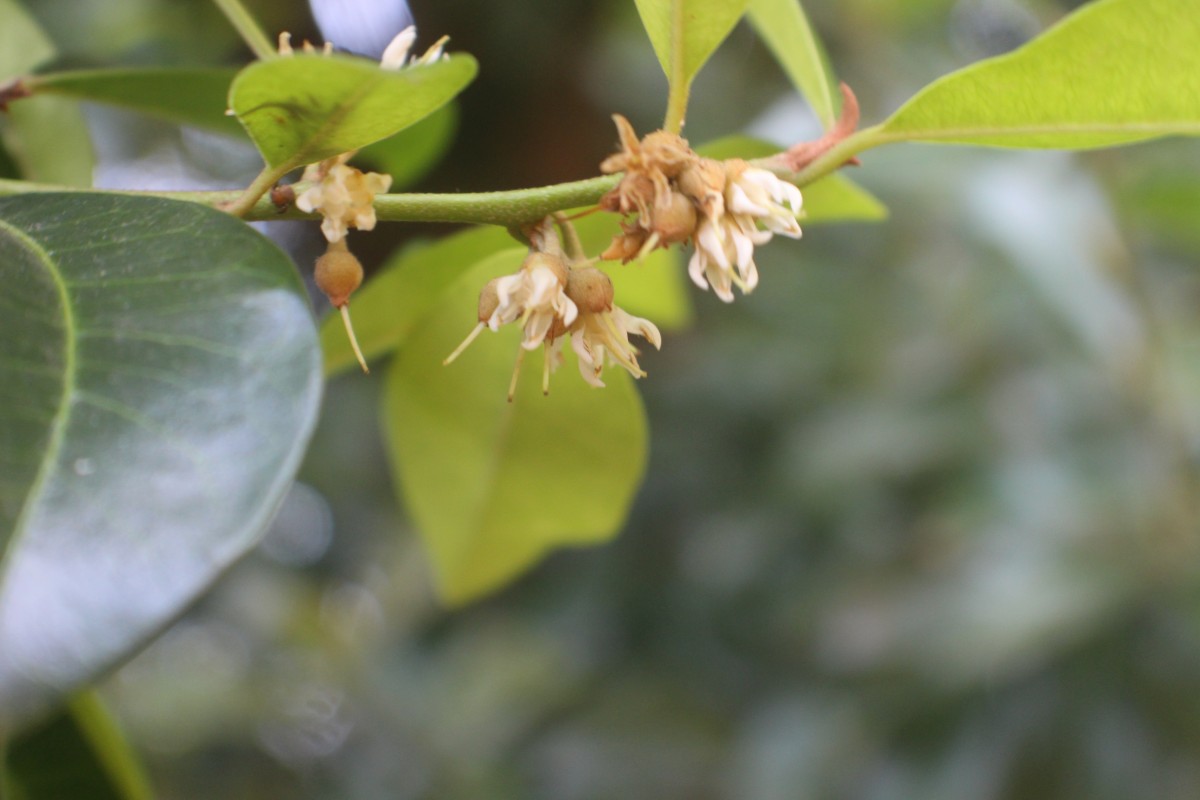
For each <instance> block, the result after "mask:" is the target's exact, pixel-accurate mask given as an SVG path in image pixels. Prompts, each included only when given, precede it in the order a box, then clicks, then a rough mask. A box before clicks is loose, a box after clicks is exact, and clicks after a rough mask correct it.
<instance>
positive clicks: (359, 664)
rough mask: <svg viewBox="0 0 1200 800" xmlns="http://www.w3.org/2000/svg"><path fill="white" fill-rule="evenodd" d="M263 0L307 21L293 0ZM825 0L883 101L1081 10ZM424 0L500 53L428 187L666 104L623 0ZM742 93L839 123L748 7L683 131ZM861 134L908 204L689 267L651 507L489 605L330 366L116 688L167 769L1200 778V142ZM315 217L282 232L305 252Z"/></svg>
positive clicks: (988, 0) (179, 790)
mask: <svg viewBox="0 0 1200 800" xmlns="http://www.w3.org/2000/svg"><path fill="white" fill-rule="evenodd" d="M28 5H29V6H30V7H31V10H33V11H34V12H35V14H36V15H37V16H38V17H39V19H40V20H41V22H42V23H43V24H44V25H46V27H47V28H48V29H49V30H50V31H51V33H52V34H53V36H54V38H55V40H56V41H57V42H58V43H59V45H60V47H61V49H62V51H63V53H64V55H63V58H62V60H61V61H60V64H61V65H63V66H85V65H86V66H93V65H109V64H198V63H207V64H229V63H239V62H240V61H242V60H244V59H245V58H246V56H247V54H246V53H245V51H244V50H243V48H242V46H241V45H240V43H239V42H238V40H237V39H236V37H235V36H234V34H233V33H232V31H230V30H229V29H228V27H227V26H226V24H225V23H224V21H223V19H222V18H221V17H220V16H219V14H218V13H217V12H216V11H215V10H214V9H213V7H212V4H211V3H209V2H208V1H207V0H31V1H30V2H29V3H28ZM250 5H251V6H252V7H253V8H254V9H255V10H256V12H258V13H259V14H260V17H261V19H263V20H264V22H265V24H266V26H267V27H268V28H270V29H272V30H282V29H288V30H291V31H292V32H293V33H294V34H296V36H297V38H303V37H305V36H307V37H310V38H313V39H315V40H319V35H318V34H317V33H316V31H315V29H314V27H313V23H312V21H311V17H310V16H309V12H308V9H307V8H306V7H305V5H304V4H302V3H300V2H297V0H259V2H253V3H250ZM807 5H808V7H809V11H810V14H811V15H812V17H813V21H814V24H815V26H816V28H817V29H818V31H819V32H820V33H821V34H822V35H823V36H824V38H825V40H826V43H827V45H828V48H829V51H830V56H831V59H832V62H833V64H834V65H835V68H836V70H837V71H838V73H839V76H840V77H842V78H843V79H845V80H847V81H848V82H849V83H850V84H851V85H852V86H853V87H854V88H855V90H856V91H857V92H858V94H859V97H860V99H861V101H862V105H863V108H864V118H865V120H866V121H867V122H873V121H876V120H878V119H881V118H882V117H883V116H885V115H886V114H887V113H888V112H890V111H891V110H893V109H894V108H896V107H897V106H898V105H899V104H900V103H901V102H902V101H903V100H904V99H906V98H907V97H909V96H910V95H911V94H912V93H913V92H915V91H916V90H917V89H918V88H920V87H921V86H923V85H924V84H925V83H927V82H928V81H930V80H932V79H934V78H936V77H937V76H939V75H941V74H943V73H945V72H948V71H950V70H952V69H954V68H956V67H959V66H962V65H964V64H966V63H969V62H971V61H974V60H976V59H978V58H981V57H984V56H987V55H992V54H995V53H998V52H1003V51H1005V50H1007V49H1010V48H1012V47H1013V46H1016V45H1017V44H1019V43H1021V42H1022V41H1024V40H1026V39H1027V38H1029V37H1030V36H1032V35H1034V34H1036V33H1037V32H1038V31H1040V30H1042V29H1043V28H1044V27H1045V26H1046V25H1048V24H1050V23H1052V22H1053V21H1055V20H1056V19H1058V18H1060V17H1061V16H1062V15H1063V14H1065V13H1066V12H1068V11H1069V10H1071V8H1073V7H1074V6H1076V5H1079V4H1078V3H1073V2H1063V1H1061V0H841V1H840V2H836V3H832V2H815V1H814V2H810V3H808V4H807ZM412 6H413V13H414V15H415V17H416V19H417V21H418V24H419V25H420V27H421V31H422V41H423V42H428V41H432V39H433V38H435V37H436V36H438V35H441V34H442V33H448V34H449V35H450V36H451V37H452V41H453V44H452V47H453V48H455V49H462V50H467V51H469V52H472V53H473V54H474V55H476V56H477V57H478V59H479V60H480V62H481V75H480V78H479V79H478V81H477V82H476V83H475V84H474V86H473V87H472V88H471V89H469V90H468V91H467V92H466V94H465V95H464V96H463V97H462V98H461V101H460V103H459V113H458V125H457V127H458V132H457V137H456V138H455V139H454V141H453V144H452V145H451V146H450V147H449V150H448V152H447V153H446V155H445V156H444V159H443V160H442V162H441V163H440V165H439V166H438V167H437V168H436V169H435V170H433V172H431V173H429V174H428V175H427V176H425V177H424V178H422V179H420V180H418V181H417V182H416V183H415V184H414V185H415V186H417V187H419V188H420V189H423V190H437V191H447V190H458V189H461V190H474V189H491V188H516V187H519V186H529V185H536V184H541V183H548V182H556V181H562V180H571V179H575V178H580V177H586V176H588V175H591V174H594V173H595V171H596V165H597V163H598V162H599V160H600V159H601V158H602V157H603V156H604V155H605V154H606V153H607V152H608V151H609V150H610V149H611V147H612V146H613V143H614V141H615V133H614V130H613V128H612V124H611V121H610V119H609V115H610V114H611V113H613V112H621V113H624V114H626V115H627V116H629V117H630V119H631V120H632V121H633V122H634V125H635V127H637V129H638V130H639V131H645V130H648V129H650V128H652V127H654V126H655V125H656V124H657V123H658V120H659V118H660V115H661V111H662V108H663V105H664V99H665V87H666V83H665V79H663V77H662V74H661V72H660V70H659V67H658V64H657V62H656V61H655V58H654V55H653V52H652V51H651V49H650V47H649V44H648V43H647V42H646V40H645V38H644V35H643V33H642V32H641V30H640V27H639V25H638V22H637V17H636V14H635V12H634V9H633V4H632V3H630V2H622V1H621V0H504V2H488V1H487V0H413V2H412ZM88 115H89V120H90V122H91V123H92V125H93V131H94V133H95V136H96V147H97V151H98V156H99V166H98V171H97V177H98V181H99V183H100V185H103V186H131V187H132V186H137V187H141V188H146V187H149V186H155V185H179V184H180V183H184V184H187V185H191V186H234V185H237V184H238V183H239V182H244V181H245V180H247V177H248V176H249V175H252V174H253V173H254V172H255V171H256V166H257V164H256V161H255V157H254V154H253V153H252V152H250V151H247V150H245V149H242V150H239V149H237V148H234V147H232V146H231V144H230V143H228V142H225V141H224V140H220V139H214V138H212V137H209V136H201V135H198V134H196V133H195V132H190V131H185V132H181V131H179V130H177V129H173V128H171V127H169V126H163V125H157V124H148V123H147V122H146V121H145V120H143V119H140V118H136V117H133V116H131V115H127V114H125V113H123V112H115V111H111V110H105V109H95V108H93V109H89V110H88ZM739 130H746V131H750V132H752V133H754V134H757V135H761V136H766V137H767V138H773V139H775V140H776V141H780V142H787V141H791V140H796V139H800V138H809V137H812V136H814V135H816V133H817V130H818V129H817V125H816V122H815V120H814V119H813V117H812V116H811V114H809V113H808V112H807V111H806V109H805V108H804V106H803V104H802V103H801V102H800V101H799V100H798V99H796V98H795V97H794V95H793V94H792V93H791V92H790V91H789V88H788V86H787V84H786V81H785V80H784V78H783V77H782V75H780V73H779V72H778V70H777V68H776V67H775V66H774V63H773V61H772V60H771V58H770V56H769V54H768V53H767V51H766V50H765V48H764V47H763V46H762V45H761V44H760V43H759V42H758V41H757V40H756V39H755V38H754V37H753V35H752V33H751V32H750V30H749V29H748V28H746V27H745V26H742V27H739V29H738V30H737V31H736V32H735V34H734V36H733V37H732V38H731V39H730V41H729V42H728V43H727V44H726V45H725V47H723V48H722V49H721V50H720V51H719V52H718V53H717V55H716V57H715V58H714V60H713V61H712V63H710V65H709V66H708V67H707V68H706V69H705V71H704V72H703V73H702V74H701V76H700V79H699V81H698V83H697V86H696V89H695V92H694V102H693V107H692V111H691V114H690V115H689V121H688V128H687V133H688V135H689V137H690V138H691V140H692V142H693V143H694V144H699V143H702V142H704V141H706V140H709V139H713V138H716V137H718V136H721V135H725V134H728V133H733V132H737V131H739ZM863 160H864V165H863V167H862V168H860V169H858V170H856V171H855V177H856V179H857V180H859V181H861V182H862V183H863V184H864V185H865V186H867V187H868V188H870V189H871V190H872V191H874V192H875V193H876V194H877V195H878V196H879V197H880V198H881V199H882V200H883V201H884V202H886V203H887V204H888V205H889V206H890V207H891V209H892V218H891V219H890V220H889V221H888V222H886V223H884V224H879V225H873V226H869V225H842V226H823V227H816V226H814V227H811V228H808V229H807V230H806V232H805V237H804V239H803V240H802V241H800V242H788V241H780V242H777V243H774V244H772V246H770V247H768V248H763V249H762V250H761V251H760V252H761V257H760V266H761V268H762V275H763V280H762V285H761V286H760V288H759V289H758V291H757V292H756V293H755V294H753V295H752V296H750V297H748V298H740V297H739V299H738V301H737V302H736V303H735V304H734V305H733V306H730V307H726V306H724V305H723V304H721V303H719V302H718V301H717V300H716V299H715V298H714V297H713V296H712V295H711V294H704V293H699V292H697V293H695V295H694V299H695V303H696V307H697V319H696V324H695V325H694V327H693V328H692V329H690V330H688V331H686V332H683V333H675V334H673V335H670V336H669V337H668V339H667V341H666V343H665V346H664V348H663V351H662V352H661V353H649V354H647V356H646V359H645V366H646V367H647V368H648V370H649V371H650V373H651V376H650V378H649V379H648V380H645V381H643V382H641V384H640V387H641V388H642V390H643V391H644V395H645V397H646V401H647V405H648V409H649V415H650V420H651V430H652V455H651V465H650V471H649V476H648V480H647V483H646V485H645V487H644V489H643V491H642V492H641V495H640V499H639V501H638V503H637V505H636V507H635V510H634V514H633V517H632V519H631V520H630V522H629V525H628V527H627V529H626V530H625V531H624V532H623V533H622V534H621V535H620V537H619V538H618V539H617V540H616V541H615V542H613V543H612V544H611V545H608V546H605V547H600V548H594V549H587V550H579V551H569V552H562V553H559V554H557V555H554V556H553V557H551V558H550V559H548V560H547V561H546V562H545V563H544V564H543V565H542V566H541V567H539V568H538V569H536V570H535V571H534V572H532V573H531V574H529V575H527V576H526V577H524V578H523V579H522V580H520V581H519V582H518V583H517V584H516V585H514V586H512V587H510V588H508V589H506V590H505V591H502V592H500V593H499V594H497V595H495V596H493V597H491V598H490V599H487V600H485V601H483V602H480V603H477V604H475V605H473V606H471V607H468V608H466V609H463V610H459V611H455V612H448V611H446V610H444V609H442V608H440V607H439V606H438V604H437V602H436V600H435V599H434V597H433V592H432V589H431V585H430V577H429V565H428V562H427V560H426V556H425V554H424V552H423V551H422V548H421V546H420V544H419V542H418V541H417V539H416V536H415V534H414V532H413V531H412V530H411V527H410V525H409V523H408V522H407V521H406V518H405V515H404V510H403V509H402V508H399V507H398V506H397V503H396V501H395V499H394V497H393V492H392V482H391V478H390V477H389V474H388V467H387V464H386V459H385V456H384V450H383V446H382V443H381V435H380V432H379V426H378V419H377V417H378V402H379V393H380V385H379V381H378V380H376V379H375V378H374V377H364V376H362V375H350V376H347V377H343V378H339V379H337V380H336V381H334V382H333V383H332V384H331V385H330V387H329V394H328V399H327V403H326V409H325V415H324V421H323V424H322V427H321V429H320V431H319V432H318V435H317V439H316V441H315V443H314V446H313V448H312V450H311V453H310V455H309V458H308V462H307V465H306V466H305V468H304V470H303V472H302V474H301V480H300V483H298V484H297V486H296V488H295V489H294V491H293V492H292V494H291V496H290V497H289V499H288V501H287V502H286V504H285V506H284V508H283V510H282V513H281V515H280V518H279V520H278V521H277V523H276V524H275V526H274V528H273V530H272V532H271V534H270V535H269V536H268V538H267V540H266V542H265V543H264V545H263V546H262V547H261V548H260V550H259V552H257V553H256V554H255V555H254V556H253V557H251V558H250V559H248V560H247V561H245V562H243V563H242V564H240V565H239V566H237V567H236V568H235V569H234V570H233V571H232V572H231V573H230V574H229V575H228V576H227V577H226V578H225V579H224V580H223V581H222V582H221V583H220V584H219V585H218V586H217V588H216V590H215V591H214V592H213V593H212V594H211V595H210V596H209V597H207V598H206V599H205V600H204V601H203V602H202V603H201V604H200V605H199V606H198V607H197V608H195V609H193V610H192V611H191V612H190V613H189V614H188V615H187V616H186V617H185V618H183V619H182V620H180V621H179V622H178V623H177V624H176V625H175V626H174V627H172V628H171V629H170V630H168V631H167V632H166V633H165V635H163V636H162V638H160V639H159V640H158V641H157V642H155V643H154V644H153V645H151V646H150V647H149V649H148V650H147V651H146V652H144V653H143V654H141V655H140V656H138V657H137V658H136V659H135V660H134V661H132V662H131V663H130V664H128V665H127V666H126V667H124V668H123V669H121V670H120V671H119V672H118V673H117V674H115V675H113V676H112V677H111V678H110V679H109V680H107V681H106V683H105V684H104V686H103V687H102V689H103V696H104V697H105V698H106V699H107V700H108V701H110V703H111V704H112V707H113V709H114V711H115V712H116V714H117V716H118V718H119V719H120V721H121V722H122V724H123V725H124V727H125V729H126V731H127V732H128V734H129V736H130V737H131V739H132V740H133V742H134V744H135V746H136V747H137V748H138V749H139V751H140V752H141V753H142V754H143V755H144V757H145V758H146V760H147V763H148V766H149V768H150V772H151V776H152V778H153V781H154V783H155V785H156V787H157V791H158V793H159V795H160V796H161V797H163V798H181V799H182V798H195V797H222V798H230V800H232V799H233V798H259V797H297V798H301V797H302V798H330V800H332V798H339V799H344V800H357V799H359V798H361V799H362V800H367V799H368V798H414V799H415V798H439V800H453V799H454V798H483V797H486V798H546V799H547V800H602V799H607V798H614V799H615V798H636V797H654V798H659V799H660V800H669V799H671V798H680V800H682V799H683V798H689V799H696V798H700V799H704V798H737V800H789V799H791V798H861V799H862V800H892V799H893V798H894V799H896V800H900V799H901V798H904V799H908V798H912V799H913V800H917V799H918V798H919V799H920V800H940V799H944V800H962V799H963V798H971V800H985V799H986V798H1013V799H1014V800H1015V799H1016V798H1020V799H1021V800H1031V799H1032V798H1089V800H1097V799H1099V800H1104V799H1105V798H1114V799H1115V798H1134V797H1137V798H1145V797H1153V798H1161V799H1162V800H1169V799H1170V798H1194V797H1196V796H1200V706H1198V704H1200V700H1198V699H1197V698H1200V570H1198V567H1200V558H1198V555H1200V553H1198V552H1197V550H1198V548H1197V538H1196V537H1197V524H1196V523H1197V519H1198V518H1200V487H1198V485H1197V470H1198V468H1200V465H1198V464H1197V457H1198V455H1200V451H1198V450H1197V445H1198V443H1200V439H1198V435H1200V369H1198V368H1197V367H1198V364H1200V315H1198V313H1197V309H1198V308H1200V271H1198V269H1197V267H1198V266H1200V265H1198V257H1200V188H1198V187H1200V148H1198V146H1197V144H1196V143H1195V142H1194V141H1168V142H1161V143H1155V144H1149V145H1142V146H1137V147H1130V148H1124V149H1120V150H1112V151H1102V152H1093V153H1084V154H1076V155H1066V154H1061V153H1022V152H1010V151H1000V150H978V149H964V148H936V149H935V148H932V147H927V146H926V147H921V146H904V147H897V148H890V149H886V150H881V151H872V152H868V153H867V154H866V155H865V157H864V159H863ZM0 164H3V159H0ZM412 179H413V180H417V176H415V175H414V176H412ZM315 228H316V226H315V225H312V226H310V225H306V224H284V223H280V224H276V225H273V226H271V227H270V228H269V231H270V233H271V234H272V235H273V236H275V237H276V238H277V239H278V240H279V241H281V243H283V244H284V245H285V246H286V247H288V248H289V249H290V250H291V251H292V252H293V254H294V255H295V256H296V258H297V261H298V263H300V264H302V265H306V264H308V263H311V260H312V258H313V257H314V256H315V254H316V253H317V248H318V246H319V244H318V236H317V233H316V230H315ZM444 232H445V230H444V229H443V228H435V227H422V226H400V225H393V226H386V227H384V228H383V229H381V230H380V231H377V232H376V233H375V234H373V235H370V236H365V235H364V236H360V237H359V239H358V240H357V241H358V244H356V248H360V249H362V250H363V252H364V253H366V254H367V256H368V258H369V259H370V260H373V261H374V262H375V263H378V262H379V261H381V260H382V259H383V258H384V257H385V256H386V255H387V253H389V252H390V251H391V250H393V249H394V248H395V247H397V246H399V245H401V244H403V243H404V242H405V241H407V240H410V239H412V238H414V237H427V236H430V235H438V234H440V233H444ZM466 326H467V321H466V320H464V329H465V327H466ZM568 377H569V376H568ZM564 379H565V378H564Z"/></svg>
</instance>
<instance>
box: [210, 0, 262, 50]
mask: <svg viewBox="0 0 1200 800" xmlns="http://www.w3.org/2000/svg"><path fill="white" fill-rule="evenodd" d="M213 2H214V3H216V4H217V8H219V9H221V12H222V13H223V14H224V15H225V17H226V18H227V19H228V20H229V22H230V23H231V24H232V25H233V27H234V28H236V29H237V32H238V33H239V34H241V37H242V39H243V40H244V41H245V42H246V44H247V45H248V46H249V47H250V49H251V50H253V51H254V55H256V56H258V57H259V58H263V59H266V58H274V57H275V56H277V55H278V53H277V52H276V51H275V45H274V44H272V43H271V40H270V39H268V38H267V35H266V34H265V33H263V29H262V28H260V27H259V25H258V21H257V20H255V19H254V17H253V16H251V14H250V12H249V11H247V10H246V7H245V6H243V5H242V3H241V0H213Z"/></svg>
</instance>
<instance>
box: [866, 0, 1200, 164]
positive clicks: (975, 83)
mask: <svg viewBox="0 0 1200 800" xmlns="http://www.w3.org/2000/svg"><path fill="white" fill-rule="evenodd" d="M1178 134H1184V135H1197V134H1200V13H1198V9H1197V7H1196V3H1195V2H1194V0H1096V2H1092V3H1089V4H1087V5H1085V6H1084V7H1083V8H1081V9H1080V10H1079V11H1077V12H1075V13H1074V14H1072V15H1070V16H1069V17H1067V18H1066V19H1064V20H1063V21H1062V22H1060V23H1059V24H1058V25H1056V26H1055V27H1053V28H1051V29H1050V30H1049V31H1047V32H1046V33H1044V34H1043V35H1041V36H1039V37H1037V38H1036V39H1034V40H1033V41H1031V42H1029V43H1028V44H1026V45H1025V46H1023V47H1021V48H1019V49H1017V50H1015V51H1013V52H1011V53H1008V54H1006V55H1003V56H999V57H997V58H991V59H987V60H985V61H981V62H979V63H977V64H974V65H972V66H969V67H967V68H965V69H963V70H960V71H958V72H955V73H952V74H950V75H947V76H946V77H944V78H942V79H940V80H938V81H935V82H934V83H932V84H930V85H929V86H928V87H926V88H925V89H924V90H922V91H921V92H920V93H918V94H917V95H916V96H915V97H913V98H912V99H911V100H909V101H908V102H907V103H906V104H905V105H904V106H902V107H901V108H900V109H899V110H898V111H897V112H896V113H895V114H894V115H892V117H891V118H890V119H888V120H887V121H886V122H885V123H884V124H883V125H882V126H881V130H880V136H881V138H882V139H883V141H889V140H891V141H898V140H907V141H931V142H953V143H961V144H982V145H994V146H1006V147H1053V148H1092V147H1105V146H1111V145H1117V144H1125V143H1129V142H1136V141H1141V140H1145V139H1151V138H1155V137H1159V136H1169V135H1178Z"/></svg>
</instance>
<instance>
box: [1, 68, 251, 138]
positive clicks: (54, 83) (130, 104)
mask: <svg viewBox="0 0 1200 800" xmlns="http://www.w3.org/2000/svg"><path fill="white" fill-rule="evenodd" d="M236 74H237V73H236V71H234V70H232V69H221V68H203V67H198V68H187V69H179V68H167V67H159V68H154V69H94V70H79V71H72V72H51V73H47V74H45V75H36V76H34V77H32V78H29V79H28V80H27V81H26V86H27V87H28V88H29V90H30V91H32V92H33V93H34V94H35V95H42V94H57V95H63V96H66V97H73V98H75V99H78V100H90V101H92V102H96V103H107V104H109V105H114V106H118V107H121V108H127V109H129V110H131V111H138V112H141V113H143V114H149V115H150V116H153V117H157V118H159V119H164V120H167V121H168V122H175V123H179V124H181V125H194V126H196V127H198V128H205V129H207V130H212V131H216V132H218V133H226V134H230V135H233V136H238V137H241V136H244V135H245V132H244V131H243V129H242V126H241V125H240V124H239V123H238V121H237V120H236V119H234V118H233V117H230V116H227V115H226V114H225V109H226V108H227V98H228V96H229V85H230V84H231V83H232V82H233V78H234V76H235V75H236ZM15 105H21V104H15Z"/></svg>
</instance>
